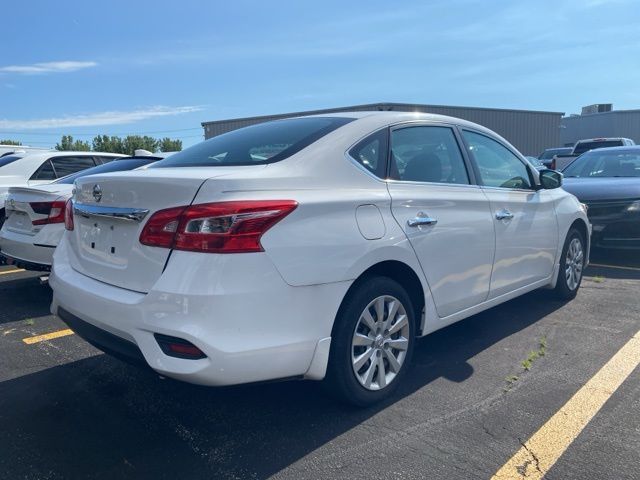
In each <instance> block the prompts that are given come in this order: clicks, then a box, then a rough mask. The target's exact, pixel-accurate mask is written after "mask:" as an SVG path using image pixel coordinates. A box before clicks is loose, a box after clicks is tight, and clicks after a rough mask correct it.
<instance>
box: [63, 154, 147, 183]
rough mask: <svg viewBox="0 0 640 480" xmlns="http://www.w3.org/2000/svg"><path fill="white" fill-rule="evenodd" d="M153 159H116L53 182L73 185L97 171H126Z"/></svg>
mask: <svg viewBox="0 0 640 480" xmlns="http://www.w3.org/2000/svg"><path fill="white" fill-rule="evenodd" d="M153 161H154V159H152V158H151V159H149V158H131V159H125V160H115V161H113V162H109V163H105V164H103V165H98V166H97V167H93V168H88V169H86V170H82V171H80V172H78V173H73V174H71V175H67V176H66V177H63V178H61V179H60V180H56V181H55V182H52V183H66V184H68V185H71V184H73V182H75V181H76V180H77V179H78V178H82V177H86V176H87V175H95V174H96V173H109V172H124V171H126V170H133V169H134V168H140V167H143V166H144V165H148V164H149V163H151V162H153Z"/></svg>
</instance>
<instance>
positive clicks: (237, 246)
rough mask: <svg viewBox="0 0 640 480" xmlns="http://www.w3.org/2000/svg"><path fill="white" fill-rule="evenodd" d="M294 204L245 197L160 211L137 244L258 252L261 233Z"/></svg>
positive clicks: (293, 207) (203, 250) (147, 225)
mask: <svg viewBox="0 0 640 480" xmlns="http://www.w3.org/2000/svg"><path fill="white" fill-rule="evenodd" d="M297 206H298V203H297V202H295V201H293V200H247V201H235V202H220V203H205V204H201V205H191V206H188V207H177V208H170V209H167V210H160V211H158V212H156V213H155V214H154V215H153V216H152V217H151V218H150V219H149V221H148V222H147V224H146V225H145V227H144V229H143V231H142V233H141V234H140V243H142V244H144V245H150V246H154V247H164V248H174V249H176V250H187V251H192V252H209V253H246V252H261V251H263V249H262V245H261V244H260V238H261V237H262V235H264V233H265V232H266V231H267V230H269V229H270V228H271V227H272V226H273V225H275V224H276V223H277V222H279V221H280V220H282V219H283V218H284V217H286V216H287V215H289V213H291V212H292V211H293V210H294V209H295V208H296V207H297Z"/></svg>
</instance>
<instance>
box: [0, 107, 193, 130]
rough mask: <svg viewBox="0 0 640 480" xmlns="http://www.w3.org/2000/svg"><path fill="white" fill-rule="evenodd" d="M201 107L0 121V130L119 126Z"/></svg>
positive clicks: (189, 111) (157, 108)
mask: <svg viewBox="0 0 640 480" xmlns="http://www.w3.org/2000/svg"><path fill="white" fill-rule="evenodd" d="M201 110H202V107H201V106H184V107H164V106H155V107H148V108H143V109H138V110H131V111H128V112H122V111H110V112H98V113H89V114H84V115H67V116H63V117H54V118H42V119H36V120H6V119H0V129H2V130H11V129H36V128H59V127H91V126H98V125H119V124H123V123H134V122H139V121H140V120H145V119H147V118H154V117H166V116H171V115H180V114H183V113H191V112H199V111H201Z"/></svg>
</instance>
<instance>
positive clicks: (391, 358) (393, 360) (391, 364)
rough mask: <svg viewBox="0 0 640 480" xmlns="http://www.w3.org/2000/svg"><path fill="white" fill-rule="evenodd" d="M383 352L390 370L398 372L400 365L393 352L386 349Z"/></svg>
mask: <svg viewBox="0 0 640 480" xmlns="http://www.w3.org/2000/svg"><path fill="white" fill-rule="evenodd" d="M384 354H385V356H386V357H387V361H388V362H389V367H390V368H391V371H392V372H393V373H398V372H399V371H400V367H401V366H402V365H400V363H399V362H398V359H397V358H396V357H395V355H394V354H393V353H391V352H390V351H388V350H387V351H385V352H384Z"/></svg>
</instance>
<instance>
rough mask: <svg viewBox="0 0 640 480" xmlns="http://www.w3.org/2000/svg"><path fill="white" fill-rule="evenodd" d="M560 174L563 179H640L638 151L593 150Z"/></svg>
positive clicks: (639, 152)
mask: <svg viewBox="0 0 640 480" xmlns="http://www.w3.org/2000/svg"><path fill="white" fill-rule="evenodd" d="M616 150H618V149H616ZM562 174H563V175H564V176H565V177H640V149H637V150H624V149H622V151H606V150H594V151H592V152H589V153H585V154H584V155H582V156H580V157H578V158H576V159H575V160H574V161H573V162H572V163H570V164H569V166H568V167H567V168H565V169H564V170H563V171H562Z"/></svg>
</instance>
